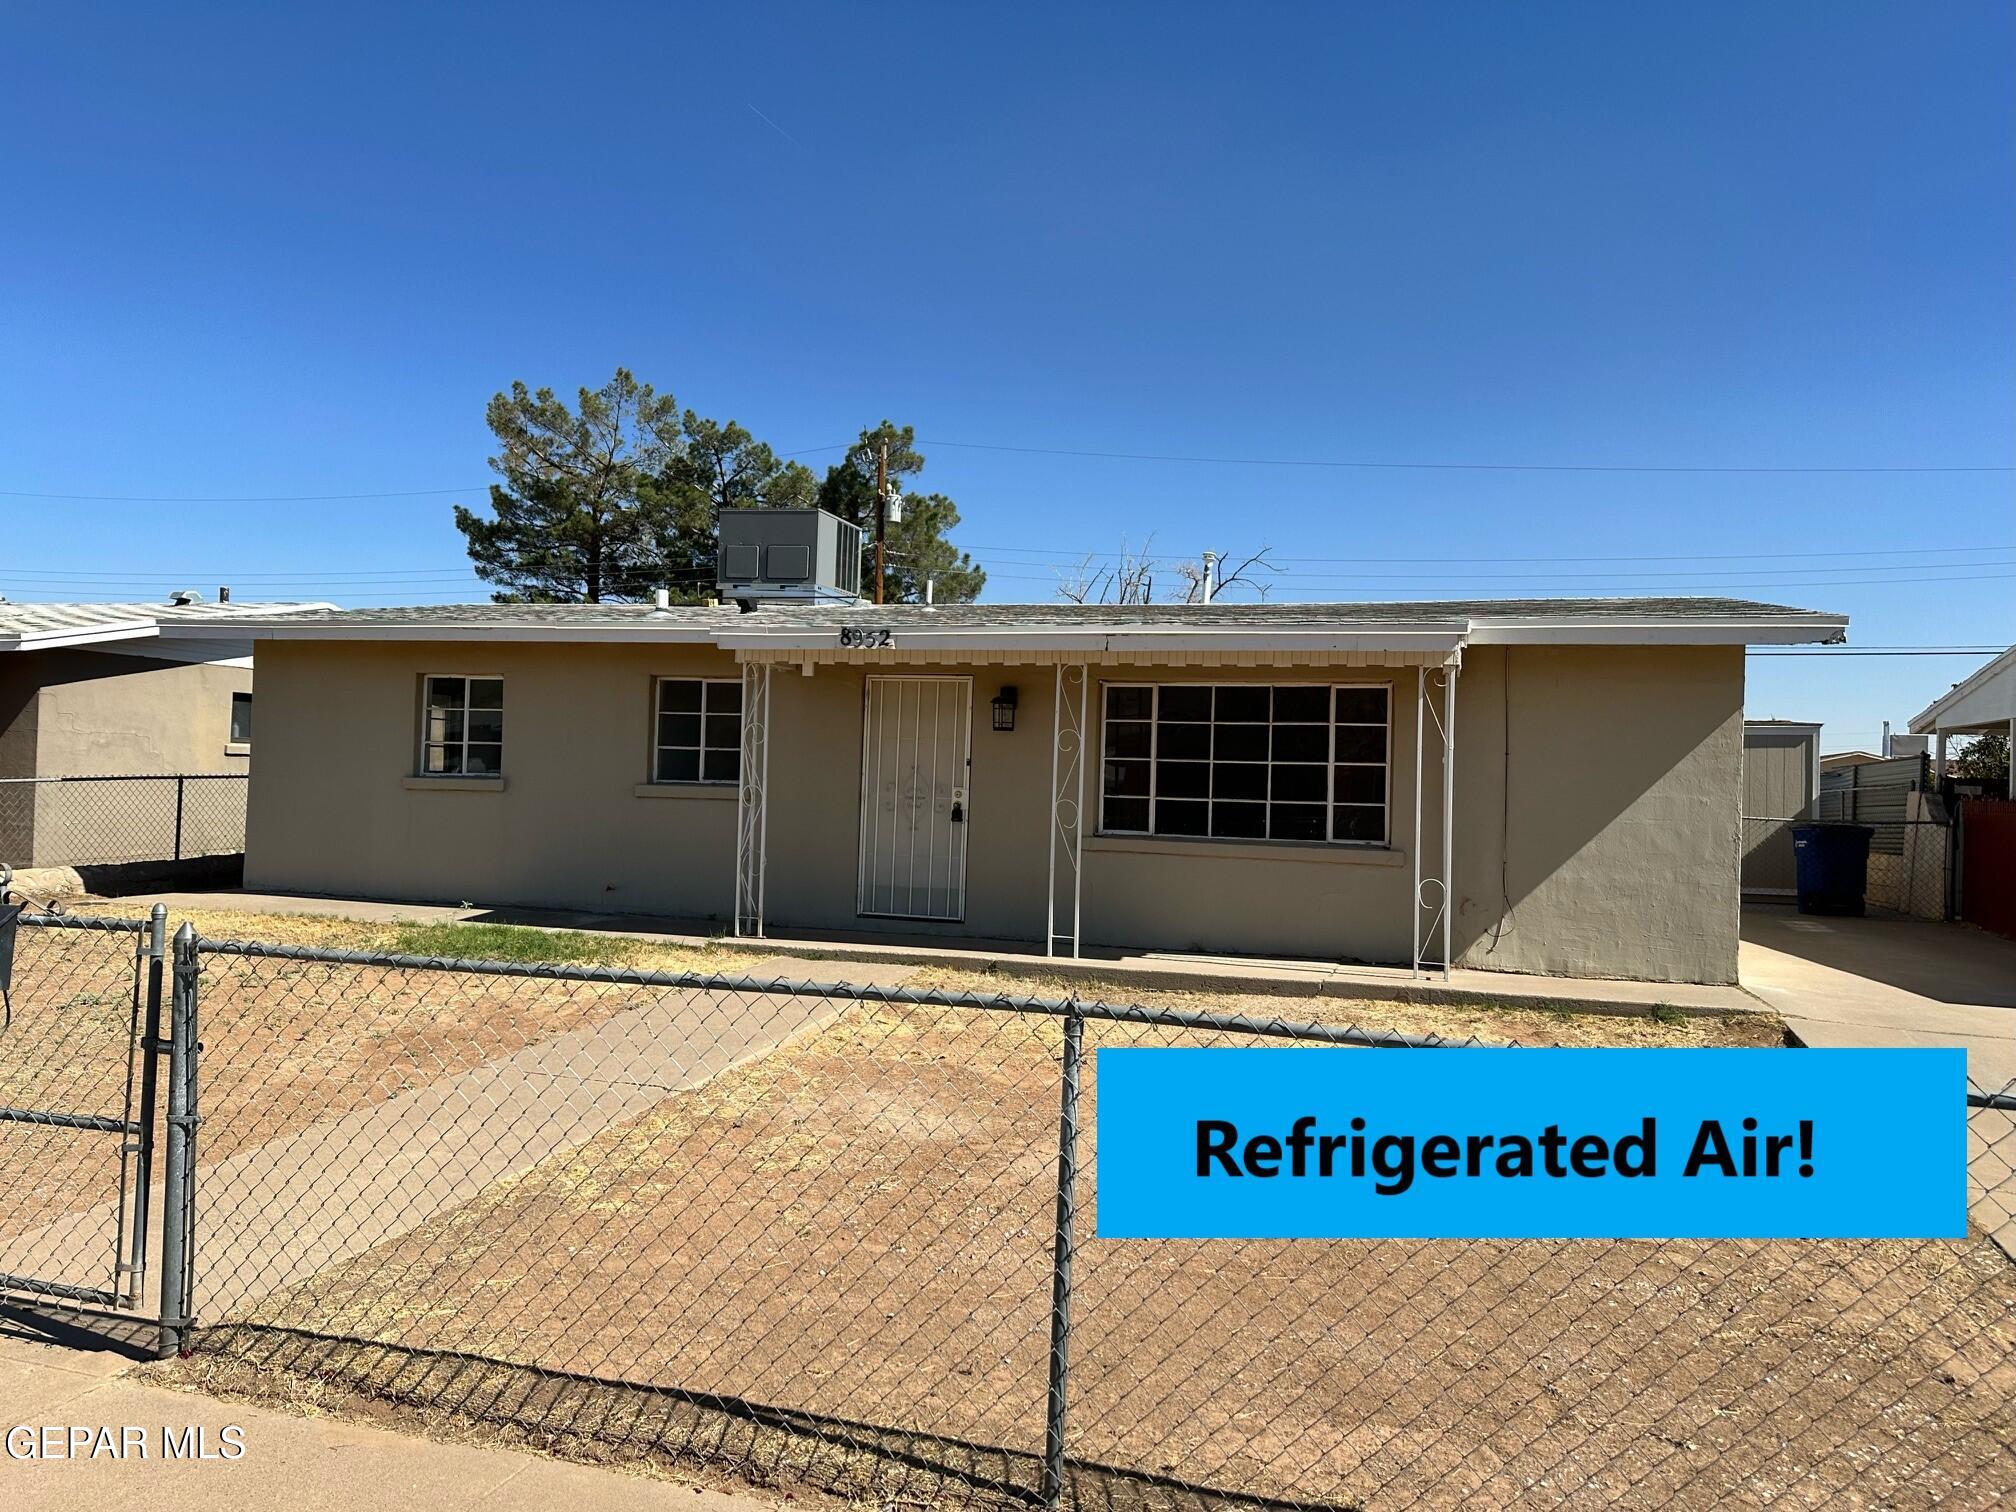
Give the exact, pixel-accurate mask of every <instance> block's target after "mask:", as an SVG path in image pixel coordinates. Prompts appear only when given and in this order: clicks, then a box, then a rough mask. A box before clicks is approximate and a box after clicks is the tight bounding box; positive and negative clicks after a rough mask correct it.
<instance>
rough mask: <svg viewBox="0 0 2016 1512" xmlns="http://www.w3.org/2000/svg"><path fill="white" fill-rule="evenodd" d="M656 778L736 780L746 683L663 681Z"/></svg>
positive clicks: (653, 769)
mask: <svg viewBox="0 0 2016 1512" xmlns="http://www.w3.org/2000/svg"><path fill="white" fill-rule="evenodd" d="M655 740H656V742H657V744H656V746H655V748H654V750H653V755H652V765H651V780H652V781H653V782H734V781H736V780H737V779H738V778H740V777H741V775H742V684H741V683H739V682H733V681H720V680H713V679H703V678H697V677H662V678H660V679H659V680H658V719H657V734H656V736H655Z"/></svg>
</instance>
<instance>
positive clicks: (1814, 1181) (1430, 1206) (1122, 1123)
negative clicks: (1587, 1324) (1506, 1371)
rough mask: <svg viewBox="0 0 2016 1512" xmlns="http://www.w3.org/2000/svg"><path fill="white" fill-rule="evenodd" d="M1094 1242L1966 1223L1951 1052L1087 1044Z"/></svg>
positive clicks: (1669, 1234) (1828, 1231)
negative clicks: (1092, 1071) (1091, 1055)
mask: <svg viewBox="0 0 2016 1512" xmlns="http://www.w3.org/2000/svg"><path fill="white" fill-rule="evenodd" d="M1095 1085H1096V1090H1097V1100H1098V1157H1097V1172H1098V1223H1097V1229H1098V1235H1099V1237H1100V1238H1102V1239H1217V1238H1251V1239H1388V1238H1390V1239H1402V1238H1409V1239H1458V1238H1461V1239H1485V1238H1502V1239H1542V1238H1547V1239H1555V1238H1592V1239H1593V1238H1614V1239H1669V1238H1699V1239H1805V1238H1815V1239H1817V1238H1834V1239H1876V1238H1927V1239H1929V1238H1958V1237H1961V1236H1963V1235H1964V1234H1965V1233H1966V1231H1967V1110H1966V1091H1967V1057H1966V1052H1965V1051H1962V1050H1368V1049H1347V1048H1309V1047H1298V1048H1294V1049H1286V1048H1264V1047H1255V1048H1251V1049H1233V1050H1154V1049H1102V1050H1100V1051H1099V1052H1098V1061H1097V1079H1096V1083H1095Z"/></svg>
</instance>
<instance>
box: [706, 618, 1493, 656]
mask: <svg viewBox="0 0 2016 1512" xmlns="http://www.w3.org/2000/svg"><path fill="white" fill-rule="evenodd" d="M849 628H852V627H849ZM861 628H864V629H866V628H870V627H866V626H863V627H861ZM714 639H715V640H716V641H718V642H719V643H720V644H721V645H722V646H723V647H724V648H726V649H728V650H731V651H799V650H802V651H824V650H830V649H832V648H834V647H837V646H839V645H840V644H841V641H840V627H838V626H833V627H830V628H829V627H826V626H820V627H818V628H817V629H813V628H808V627H804V626H799V627H793V628H778V629H771V630H743V631H738V630H720V631H717V632H716V633H715V635H714ZM1462 644H1463V632H1462V631H1461V630H1459V629H1455V628H1453V627H1451V626H1449V625H1447V624H1437V625H1434V626H1433V627H1423V628H1417V627H1411V626H1397V625H1396V626H1379V627H1376V628H1375V627H1367V628H1365V629H1362V630H1354V629H1341V628H1340V629H1332V628H1328V627H1323V628H1312V629H1282V630H1262V629H1255V628H1253V627H1251V626H1244V625H1242V626H1237V627H1228V628H1226V629H1223V630H1214V629H1210V628H1208V627H1198V626H1194V625H1181V626H1171V627H1168V628H1166V629H1165V628H1163V627H1161V626H1124V627H1122V626H1116V627H1112V628H1108V629H1098V630H1081V629H1077V628H1073V627H1049V626H1028V625H1021V626H1001V627H994V626H961V627H958V628H945V629H936V630H933V629H912V628H910V627H908V626H903V627H900V628H899V627H891V641H890V649H892V650H907V651H970V650H975V649H990V650H999V649H1012V648H1015V647H1018V646H1019V647H1027V648H1028V649H1030V650H1042V651H1132V650H1140V651H1282V650H1290V651H1453V650H1456V649H1457V648H1459V647H1460V646H1461V645H1462ZM864 649H872V648H864Z"/></svg>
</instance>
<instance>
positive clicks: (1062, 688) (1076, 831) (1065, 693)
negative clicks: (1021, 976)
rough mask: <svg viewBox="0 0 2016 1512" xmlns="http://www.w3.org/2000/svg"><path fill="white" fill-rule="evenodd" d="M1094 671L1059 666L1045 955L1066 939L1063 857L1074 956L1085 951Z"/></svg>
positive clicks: (1053, 727)
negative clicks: (1060, 915) (1061, 901)
mask: <svg viewBox="0 0 2016 1512" xmlns="http://www.w3.org/2000/svg"><path fill="white" fill-rule="evenodd" d="M1091 690H1092V679H1091V669H1090V668H1089V666H1088V665H1087V664H1086V663H1084V662H1076V663H1072V664H1070V665H1068V666H1067V665H1066V664H1065V663H1063V662H1059V663H1058V664H1057V691H1056V697H1055V698H1054V700H1053V701H1052V707H1051V714H1050V866H1049V871H1048V873H1047V878H1048V887H1047V894H1046V897H1045V899H1044V915H1045V918H1044V932H1043V942H1044V943H1043V953H1044V954H1045V955H1053V956H1054V955H1055V954H1057V942H1058V941H1059V940H1060V939H1063V938H1066V936H1064V935H1062V934H1060V933H1059V931H1058V928H1057V904H1058V880H1059V876H1058V869H1057V860H1058V856H1059V855H1060V853H1061V854H1062V856H1063V859H1064V865H1065V868H1066V871H1067V873H1068V875H1069V878H1070V882H1071V898H1070V910H1071V929H1070V934H1069V936H1068V938H1069V939H1070V941H1071V954H1072V955H1073V956H1074V957H1075V956H1077V954H1078V952H1079V945H1080V926H1081V924H1082V921H1083V918H1084V902H1085V875H1084V869H1083V867H1082V865H1081V864H1080V863H1081V861H1082V859H1083V857H1084V849H1085V847H1084V841H1085V765H1086V761H1085V732H1086V730H1087V729H1088V728H1090V726H1091V718H1090V713H1091V705H1090V699H1091V696H1092V692H1091Z"/></svg>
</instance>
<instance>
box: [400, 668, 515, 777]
mask: <svg viewBox="0 0 2016 1512" xmlns="http://www.w3.org/2000/svg"><path fill="white" fill-rule="evenodd" d="M423 697H424V707H423V708H422V709H421V727H420V770H421V772H422V774H424V775H425V776H428V777H497V776H501V775H502V774H503V771H504V679H503V678H501V677H429V678H428V679H427V682H426V689H425V693H424V695H423Z"/></svg>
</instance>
